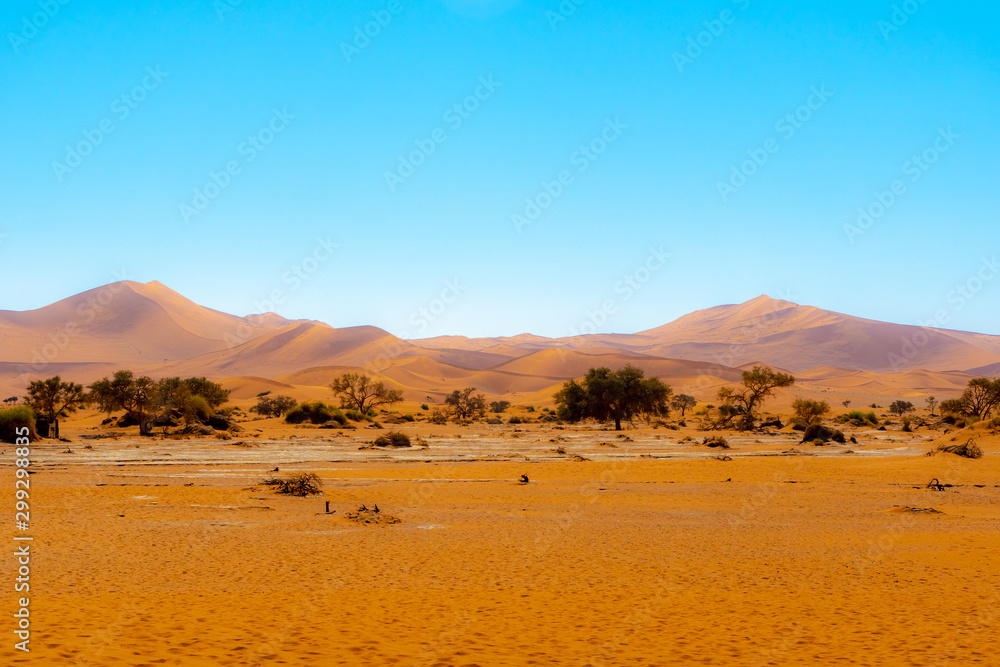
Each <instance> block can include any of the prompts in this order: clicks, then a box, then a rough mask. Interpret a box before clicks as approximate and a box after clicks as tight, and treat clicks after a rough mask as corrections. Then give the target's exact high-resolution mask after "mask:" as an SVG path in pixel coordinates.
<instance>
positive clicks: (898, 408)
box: [889, 401, 916, 417]
mask: <svg viewBox="0 0 1000 667" xmlns="http://www.w3.org/2000/svg"><path fill="white" fill-rule="evenodd" d="M914 410H916V408H914V407H913V403H910V402H909V401H893V402H892V404H891V405H890V406H889V414H891V415H899V416H900V417H902V416H903V415H905V414H906V413H907V412H913V411H914Z"/></svg>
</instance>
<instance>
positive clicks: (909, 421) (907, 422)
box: [903, 417, 913, 433]
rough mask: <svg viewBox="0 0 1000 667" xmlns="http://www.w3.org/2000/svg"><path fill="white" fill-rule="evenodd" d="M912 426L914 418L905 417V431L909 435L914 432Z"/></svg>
mask: <svg viewBox="0 0 1000 667" xmlns="http://www.w3.org/2000/svg"><path fill="white" fill-rule="evenodd" d="M912 424H913V417H903V430H904V431H906V432H907V433H909V432H911V431H912V430H913V428H912V427H911V425H912Z"/></svg>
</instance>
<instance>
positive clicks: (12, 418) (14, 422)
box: [0, 405, 38, 443]
mask: <svg viewBox="0 0 1000 667" xmlns="http://www.w3.org/2000/svg"><path fill="white" fill-rule="evenodd" d="M24 427H27V429H28V435H27V437H28V438H30V439H31V441H32V442H34V441H35V440H37V439H38V433H37V432H36V431H35V413H34V412H33V411H32V410H31V408H29V407H27V406H24V405H20V406H18V407H16V408H8V409H7V410H0V441H2V442H10V443H14V442H17V438H19V437H20V438H23V437H25V436H24V435H18V429H23V428H24ZM21 433H24V431H23V430H22V431H21Z"/></svg>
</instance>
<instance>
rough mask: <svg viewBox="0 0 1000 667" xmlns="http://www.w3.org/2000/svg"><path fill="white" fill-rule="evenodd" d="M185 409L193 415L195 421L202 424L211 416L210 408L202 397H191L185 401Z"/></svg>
mask: <svg viewBox="0 0 1000 667" xmlns="http://www.w3.org/2000/svg"><path fill="white" fill-rule="evenodd" d="M187 409H188V410H189V411H190V412H191V414H193V415H194V417H195V419H197V420H198V421H201V422H204V421H207V420H208V418H209V417H211V416H212V406H210V405H209V404H208V400H207V399H206V398H205V397H204V396H192V397H191V398H189V399H188V400H187Z"/></svg>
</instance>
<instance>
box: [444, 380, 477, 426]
mask: <svg viewBox="0 0 1000 667" xmlns="http://www.w3.org/2000/svg"><path fill="white" fill-rule="evenodd" d="M475 391H476V388H475V387H466V388H465V389H463V390H462V391H459V390H458V389H456V390H455V391H453V392H451V395H449V396H448V397H447V398H445V399H444V402H445V405H450V406H451V409H452V410H454V411H455V419H468V418H470V417H473V416H482V415H483V413H485V412H486V397H485V396H483V395H482V394H477V393H475Z"/></svg>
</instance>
